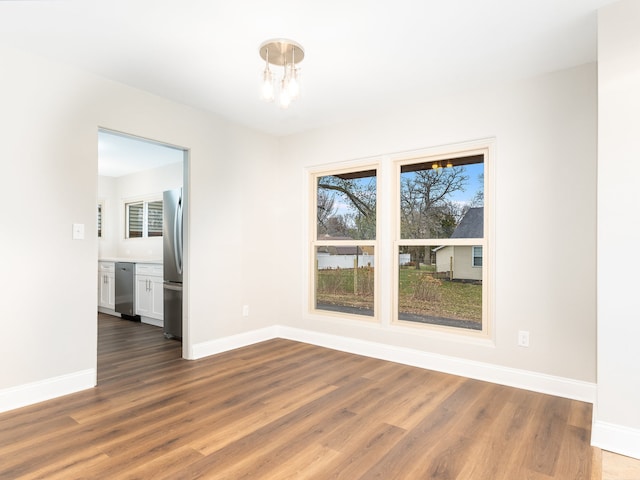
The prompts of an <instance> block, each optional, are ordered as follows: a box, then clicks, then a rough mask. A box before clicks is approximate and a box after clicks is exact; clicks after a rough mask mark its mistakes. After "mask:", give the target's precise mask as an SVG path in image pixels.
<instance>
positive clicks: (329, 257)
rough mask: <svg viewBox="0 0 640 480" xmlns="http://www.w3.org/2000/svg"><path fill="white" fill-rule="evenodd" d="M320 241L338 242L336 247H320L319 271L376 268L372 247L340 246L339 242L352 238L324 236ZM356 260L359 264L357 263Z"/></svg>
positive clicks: (318, 257)
mask: <svg viewBox="0 0 640 480" xmlns="http://www.w3.org/2000/svg"><path fill="white" fill-rule="evenodd" d="M319 240H338V242H336V244H335V245H324V246H321V247H318V249H317V251H316V259H317V262H318V269H319V270H324V269H328V268H330V269H333V268H353V267H354V266H357V267H373V266H374V260H375V256H374V247H372V246H371V245H358V246H355V245H340V243H339V241H343V240H353V239H352V238H350V237H332V236H330V235H322V236H320V237H319ZM356 258H357V263H355V261H356Z"/></svg>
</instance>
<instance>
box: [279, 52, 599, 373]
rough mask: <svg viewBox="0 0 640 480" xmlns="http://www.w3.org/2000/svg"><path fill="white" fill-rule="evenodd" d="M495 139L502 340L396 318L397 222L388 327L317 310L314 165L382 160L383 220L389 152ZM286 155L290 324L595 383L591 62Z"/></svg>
mask: <svg viewBox="0 0 640 480" xmlns="http://www.w3.org/2000/svg"><path fill="white" fill-rule="evenodd" d="M487 137H494V138H495V142H496V143H495V145H496V152H497V153H496V158H495V162H496V163H495V167H496V170H495V171H496V179H495V187H496V188H495V199H496V203H495V237H494V242H495V249H496V254H495V265H494V272H495V292H493V294H494V295H493V296H494V298H495V305H494V311H495V319H494V320H495V345H494V346H493V345H492V346H487V345H484V344H482V345H481V344H477V343H473V342H470V341H468V340H467V339H464V340H458V339H452V338H443V337H442V336H441V335H438V336H435V335H432V334H430V333H425V331H424V330H422V329H417V328H408V327H401V326H395V325H391V324H390V317H391V283H390V281H389V278H393V274H392V264H391V254H390V253H385V248H386V249H390V248H391V242H390V240H389V239H390V238H393V237H392V235H393V232H392V231H391V230H390V229H389V228H388V226H387V228H384V229H383V230H382V232H381V234H380V251H379V252H378V251H376V262H377V265H378V269H379V272H380V276H381V283H382V288H381V290H382V291H383V293H382V298H381V299H380V300H381V303H380V305H381V308H380V310H381V312H380V317H381V319H380V322H379V323H372V322H369V321H357V320H354V321H345V320H336V319H335V317H329V316H323V315H310V314H309V313H308V311H307V298H308V295H307V286H308V283H309V275H308V272H309V262H308V260H307V259H308V251H309V247H308V234H307V225H306V222H307V219H308V215H309V213H308V207H307V205H308V195H309V192H308V188H309V180H308V174H307V173H306V169H307V168H309V167H312V166H319V165H326V164H331V163H334V162H343V161H350V160H353V159H358V158H369V157H375V159H376V160H378V159H379V160H380V162H381V174H379V176H378V180H379V185H380V189H381V190H380V195H379V200H380V202H381V212H380V215H379V218H382V217H383V216H388V212H387V211H386V209H388V207H387V205H388V204H389V203H390V197H389V196H390V193H389V192H390V191H391V187H390V183H389V182H390V180H389V178H390V175H389V173H390V172H391V170H392V169H391V160H390V158H389V157H388V155H387V154H389V153H393V152H402V151H410V150H416V149H424V148H428V147H433V146H438V145H446V144H454V143H458V142H466V141H471V140H475V139H481V138H487ZM282 152H283V158H282V160H281V162H282V167H283V168H282V176H281V178H280V185H281V188H280V192H281V195H282V196H281V201H280V203H281V204H282V205H286V206H287V207H286V211H284V212H283V213H282V214H281V223H280V224H279V227H278V229H279V231H280V232H281V235H282V237H283V238H286V239H287V240H288V241H287V242H286V247H287V248H289V249H291V248H293V249H296V250H295V251H296V253H297V254H298V256H297V258H298V259H299V261H297V262H289V263H287V264H286V265H283V266H282V275H283V278H287V279H289V280H288V281H287V285H288V289H289V293H290V294H289V296H288V297H287V298H288V299H289V301H288V302H286V303H283V304H282V305H281V309H282V315H281V318H282V319H283V320H284V321H285V322H286V323H287V324H289V325H291V326H294V327H300V328H304V329H308V330H312V331H315V332H319V333H332V334H337V335H343V336H346V337H349V338H354V339H359V340H366V341H373V342H379V343H381V344H386V345H393V346H397V347H408V348H412V349H416V350H419V351H424V352H432V353H436V354H444V355H448V356H451V357H456V358H462V359H468V360H475V361H480V362H487V363H490V364H495V365H500V366H504V367H512V368H517V369H524V370H528V371H532V372H540V373H542V374H548V375H553V376H559V377H563V378H568V379H574V380H579V381H584V382H594V381H595V377H596V375H595V373H596V372H595V362H596V359H595V343H596V339H595V330H596V318H595V254H596V245H595V235H596V216H595V206H596V191H595V184H596V67H595V65H593V64H591V65H585V66H581V67H578V68H573V69H570V70H567V71H562V72H558V73H553V74H549V75H545V76H541V77H539V78H534V79H531V80H528V81H523V82H520V83H517V84H511V85H502V86H497V87H496V88H495V89H491V90H484V91H477V92H467V93H464V94H460V95H457V96H452V97H448V98H439V99H436V100H434V101H432V102H430V103H425V104H416V105H412V106H407V107H404V108H398V109H397V110H396V111H393V112H388V113H387V114H385V115H383V116H380V117H378V118H367V119H363V120H362V121H361V122H354V123H345V124H341V125H337V126H334V127H330V128H325V129H320V130H316V131H312V132H308V133H303V134H299V135H294V136H290V137H286V138H284V139H283V140H282ZM290 251H291V250H290ZM531 251H541V252H544V255H543V257H542V258H541V259H539V260H536V261H535V262H533V263H532V262H531V259H530V258H528V255H527V252H531ZM385 262H386V263H385ZM557 265H562V268H556V266H557ZM292 279H297V280H296V281H293V280H292ZM384 292H386V293H384ZM518 330H528V331H529V332H530V338H531V346H530V347H529V348H521V347H518V346H517V343H516V342H517V332H518Z"/></svg>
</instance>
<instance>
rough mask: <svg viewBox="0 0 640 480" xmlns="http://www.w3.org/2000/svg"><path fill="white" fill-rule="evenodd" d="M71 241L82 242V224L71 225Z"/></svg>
mask: <svg viewBox="0 0 640 480" xmlns="http://www.w3.org/2000/svg"><path fill="white" fill-rule="evenodd" d="M73 239H74V240H84V223H74V224H73Z"/></svg>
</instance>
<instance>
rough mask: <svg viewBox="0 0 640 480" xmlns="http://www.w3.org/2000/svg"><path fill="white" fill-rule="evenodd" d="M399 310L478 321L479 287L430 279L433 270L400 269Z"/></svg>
mask: <svg viewBox="0 0 640 480" xmlns="http://www.w3.org/2000/svg"><path fill="white" fill-rule="evenodd" d="M399 303H400V311H401V312H403V313H413V314H416V315H424V316H434V317H444V318H453V319H458V320H473V321H477V322H481V321H482V285H481V284H476V283H463V282H455V281H453V282H451V281H449V280H438V279H436V278H434V277H433V267H426V268H425V267H423V268H421V269H420V270H416V269H415V268H411V267H409V268H401V269H400V297H399Z"/></svg>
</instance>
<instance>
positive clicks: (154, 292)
mask: <svg viewBox="0 0 640 480" xmlns="http://www.w3.org/2000/svg"><path fill="white" fill-rule="evenodd" d="M98 137H99V148H98V153H99V154H98V166H99V168H98V169H99V176H98V202H97V215H98V240H99V241H98V244H99V250H98V266H97V268H98V299H97V309H98V312H100V313H102V314H107V315H113V316H116V317H120V318H122V319H123V321H137V322H142V323H145V324H149V325H153V326H155V327H159V328H158V332H159V334H164V336H165V337H166V338H169V339H176V340H180V339H181V338H182V265H183V263H182V260H183V257H182V252H183V246H182V239H183V230H182V219H183V216H184V208H183V189H182V186H183V169H184V157H185V151H184V150H182V149H179V148H175V147H171V146H167V145H164V144H160V143H157V142H153V141H148V140H144V139H140V138H137V137H131V136H128V135H124V134H120V133H117V132H112V131H108V130H100V131H99V135H98Z"/></svg>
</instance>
